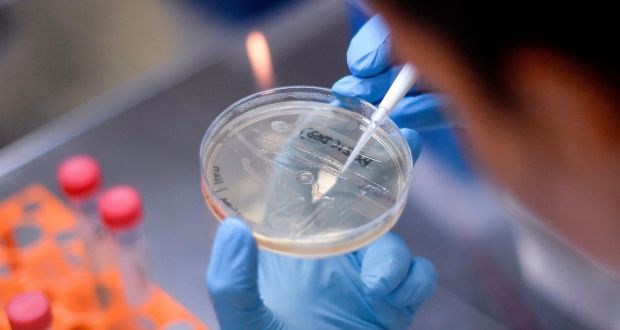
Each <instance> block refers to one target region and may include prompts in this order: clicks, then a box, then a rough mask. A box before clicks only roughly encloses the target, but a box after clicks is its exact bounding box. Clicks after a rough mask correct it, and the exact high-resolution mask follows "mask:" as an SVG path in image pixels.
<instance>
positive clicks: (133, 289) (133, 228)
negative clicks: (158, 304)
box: [99, 185, 150, 306]
mask: <svg viewBox="0 0 620 330" xmlns="http://www.w3.org/2000/svg"><path fill="white" fill-rule="evenodd" d="M99 214H100V216H101V218H102V219H103V222H104V223H105V225H106V227H107V228H108V229H109V230H110V232H111V234H112V241H113V243H114V247H115V249H114V250H115V256H116V261H117V263H118V268H119V271H120V273H121V279H122V287H123V292H124V295H125V298H126V299H127V301H128V302H129V303H130V304H131V305H134V306H138V305H141V304H143V303H145V302H146V301H147V300H148V298H149V291H150V288H149V278H148V260H147V255H146V239H145V236H144V232H143V229H142V199H141V197H140V193H138V191H137V190H136V189H134V188H133V187H130V186H122V185H121V186H115V187H112V188H110V189H109V190H107V191H105V192H104V193H103V195H102V196H101V198H100V199H99Z"/></svg>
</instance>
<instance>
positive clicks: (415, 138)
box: [400, 128, 422, 164]
mask: <svg viewBox="0 0 620 330" xmlns="http://www.w3.org/2000/svg"><path fill="white" fill-rule="evenodd" d="M400 132H401V133H402V134H403V136H404V137H405V139H407V144H409V149H411V156H412V157H413V163H414V164H415V162H417V161H418V158H419V157H420V153H421V152H422V137H421V136H420V134H418V132H416V131H414V130H412V129H410V128H401V129H400Z"/></svg>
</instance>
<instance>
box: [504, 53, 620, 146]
mask: <svg viewBox="0 0 620 330" xmlns="http://www.w3.org/2000/svg"><path fill="white" fill-rule="evenodd" d="M507 64H508V65H507V69H508V71H507V72H506V77H509V78H508V79H509V82H508V84H509V89H510V90H511V92H513V95H514V96H515V101H516V102H517V103H519V104H518V105H519V108H521V109H524V111H525V112H526V113H527V117H528V118H529V120H536V121H537V123H536V124H538V125H540V126H541V127H542V128H544V129H545V130H547V132H546V134H545V136H550V137H552V138H553V139H554V140H555V142H556V143H557V145H558V146H561V147H562V149H563V151H564V152H566V153H567V154H575V148H576V147H577V148H578V150H580V151H585V150H584V149H586V150H587V149H588V148H595V149H599V148H606V149H607V148H609V147H611V148H613V149H615V150H616V151H620V145H619V141H620V139H619V137H620V136H619V134H620V133H619V132H620V130H619V128H620V106H619V102H618V96H617V95H616V94H617V93H616V91H615V90H614V88H613V87H612V86H611V84H609V83H607V82H606V81H605V80H604V79H603V78H602V77H601V76H599V75H597V74H596V73H595V72H594V71H593V70H591V69H589V68H586V67H584V66H582V65H580V64H579V63H578V62H577V61H573V60H571V59H568V58H566V57H563V56H561V55H559V54H557V53H554V52H552V51H548V50H540V49H522V50H518V51H516V52H514V53H513V55H512V56H510V57H509V60H508V63H507ZM608 151H609V149H608ZM585 156H586V155H583V154H581V155H578V157H585Z"/></svg>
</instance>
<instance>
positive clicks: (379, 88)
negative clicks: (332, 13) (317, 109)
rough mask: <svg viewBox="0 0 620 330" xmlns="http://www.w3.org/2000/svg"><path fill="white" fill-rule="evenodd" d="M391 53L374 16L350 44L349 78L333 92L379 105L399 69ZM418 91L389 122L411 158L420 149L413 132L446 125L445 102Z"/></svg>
mask: <svg viewBox="0 0 620 330" xmlns="http://www.w3.org/2000/svg"><path fill="white" fill-rule="evenodd" d="M390 51H391V49H390V31H389V30H388V29H387V27H386V25H385V23H384V22H383V20H382V19H381V16H379V15H376V16H374V17H372V18H371V19H370V20H368V22H366V24H364V26H362V28H361V29H360V30H359V31H358V32H357V34H355V36H354V37H353V39H352V40H351V43H350V45H349V49H348V50H347V65H348V66H349V70H350V71H351V75H350V76H346V77H344V78H342V79H340V80H338V81H337V82H336V83H335V84H334V86H333V87H332V90H333V91H334V92H335V93H337V94H342V95H346V96H354V97H359V98H361V99H364V100H366V101H368V102H370V103H374V104H376V103H379V102H380V101H381V100H382V99H383V97H384V96H385V93H386V92H387V90H388V88H389V87H390V84H391V83H392V81H394V78H396V75H397V74H398V72H399V71H400V67H395V66H392V65H391V63H390V59H391V58H390ZM417 87H419V84H416V85H414V86H413V89H412V90H411V91H410V92H409V93H408V96H406V97H405V98H403V100H402V101H400V103H398V105H397V106H396V108H395V109H394V110H393V111H392V112H391V113H390V117H391V118H392V120H393V121H394V122H395V123H396V124H397V125H398V126H399V127H401V131H402V132H403V134H404V135H405V137H406V138H407V141H408V142H409V146H410V147H411V149H412V151H413V154H414V157H417V155H418V154H419V150H420V145H421V140H420V138H419V136H418V134H417V132H416V131H419V130H427V129H433V128H438V127H444V126H446V125H447V123H446V121H445V120H444V118H443V116H442V114H441V112H440V109H441V108H443V107H442V104H443V103H445V100H444V99H443V98H442V97H440V96H439V95H437V94H422V93H420V91H419V90H417ZM414 130H415V131H414Z"/></svg>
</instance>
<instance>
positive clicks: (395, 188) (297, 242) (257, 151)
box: [200, 86, 412, 257]
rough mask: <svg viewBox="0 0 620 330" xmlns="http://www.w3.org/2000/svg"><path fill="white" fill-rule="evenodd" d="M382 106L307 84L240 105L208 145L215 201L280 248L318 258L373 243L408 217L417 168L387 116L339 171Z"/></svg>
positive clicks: (206, 169) (209, 192)
mask: <svg viewBox="0 0 620 330" xmlns="http://www.w3.org/2000/svg"><path fill="white" fill-rule="evenodd" d="M375 110H376V108H375V107H374V106H373V105H371V104H369V103H367V102H365V101H362V100H359V99H355V98H348V97H343V96H339V95H334V94H333V93H332V92H331V91H330V90H328V89H324V88H319V87H306V86H295V87H285V88H278V89H273V90H269V91H265V92H261V93H257V94H254V95H251V96H249V97H247V98H244V99H242V100H240V101H238V102H237V103H235V104H233V105H232V106H230V107H229V108H227V109H226V110H224V112H222V113H221V114H220V115H219V116H218V117H217V118H216V119H215V121H214V122H213V123H212V124H211V126H210V127H209V129H208V130H207V132H206V134H205V136H204V138H203V141H202V145H201V149H200V162H201V171H202V191H203V195H204V197H205V201H206V203H207V205H208V206H209V208H210V209H211V211H212V212H213V214H214V215H215V216H216V217H217V218H218V219H219V220H222V219H224V218H226V217H237V218H240V219H241V220H243V221H244V222H245V223H246V224H248V226H249V227H250V228H251V229H252V231H253V234H254V236H255V237H256V239H257V241H258V244H259V245H260V246H261V247H262V248H265V249H268V250H271V251H274V252H277V253H282V254H289V255H295V256H311V257H312V256H314V257H318V256H326V255H334V254H340V253H344V252H348V251H352V250H355V249H357V248H359V247H361V246H363V245H365V244H368V243H370V242H371V241H373V240H374V239H376V238H377V237H379V236H381V235H382V234H383V233H385V232H386V231H388V230H389V229H391V228H392V227H393V226H394V224H395V223H396V221H397V220H398V217H399V216H400V214H401V213H402V210H403V208H404V205H405V201H406V196H407V191H408V188H409V183H410V180H411V169H412V158H411V153H410V150H409V147H408V145H407V142H406V139H405V138H404V137H403V136H402V135H401V133H400V130H398V128H397V127H396V125H395V124H394V123H393V122H391V121H390V120H387V121H386V123H384V124H383V125H382V126H381V127H380V129H379V130H378V131H377V133H376V134H375V135H374V136H373V139H371V141H370V142H369V143H368V145H367V146H366V147H365V148H364V149H363V150H362V153H361V155H360V156H359V157H358V158H356V161H355V162H354V163H353V165H352V166H351V167H350V168H349V170H347V171H346V172H345V173H342V174H340V173H339V169H340V168H341V167H342V165H343V163H344V162H345V161H346V159H347V157H348V154H349V153H350V151H351V149H352V146H353V145H354V144H355V142H356V141H357V139H358V138H359V137H360V136H361V134H362V133H363V132H364V129H365V128H366V127H367V124H368V122H369V119H368V118H370V116H371V115H372V113H373V112H374V111H375Z"/></svg>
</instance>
